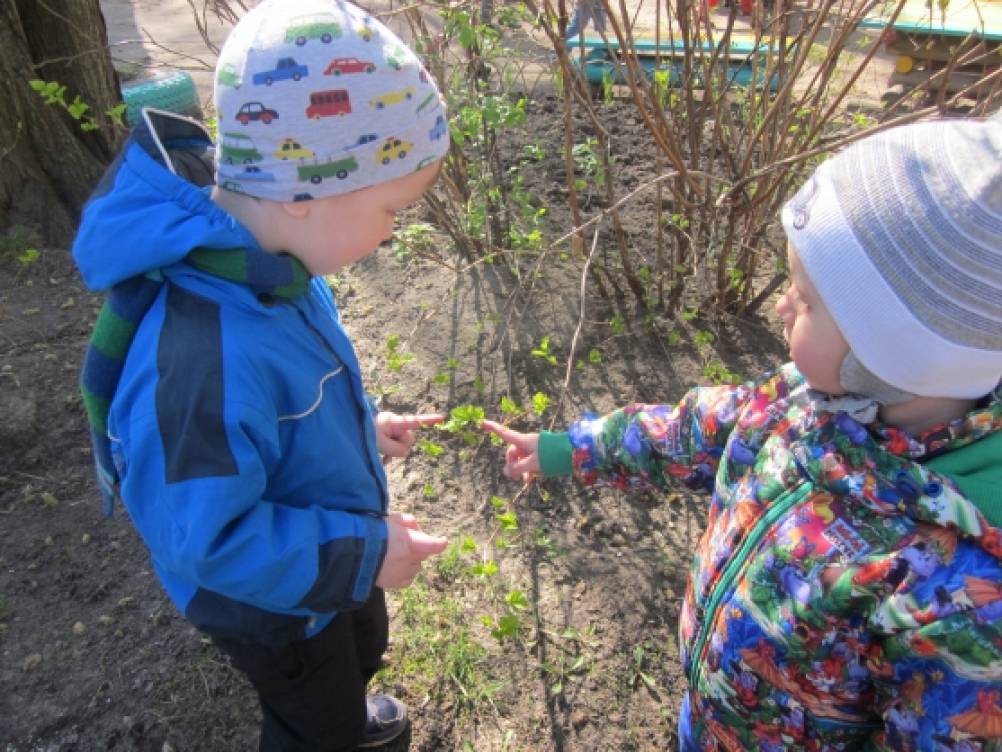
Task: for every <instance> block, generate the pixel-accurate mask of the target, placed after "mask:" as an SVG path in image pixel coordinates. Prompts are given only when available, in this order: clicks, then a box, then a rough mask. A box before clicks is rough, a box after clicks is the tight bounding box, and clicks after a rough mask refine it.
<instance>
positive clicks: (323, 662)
mask: <svg viewBox="0 0 1002 752" xmlns="http://www.w3.org/2000/svg"><path fill="white" fill-rule="evenodd" d="M388 632H389V619H388V617H387V614H386V601H385V599H384V597H383V591H382V590H380V589H378V588H376V589H374V590H373V591H372V597H371V598H370V599H369V600H368V602H367V603H366V604H365V605H364V606H362V608H360V609H358V610H357V611H348V612H345V613H342V614H338V615H337V616H336V617H335V618H334V621H332V622H331V623H330V624H329V625H328V626H327V628H326V629H324V630H323V631H322V632H320V633H319V634H317V635H315V636H314V637H313V638H312V639H309V640H300V641H296V642H292V643H290V644H289V645H287V646H285V647H282V648H270V647H266V646H264V645H259V644H253V643H252V644H248V643H242V642H236V641H233V640H223V639H219V638H216V639H214V642H215V643H216V645H218V646H219V648H220V649H221V650H222V651H223V652H224V653H227V654H228V655H229V656H230V659H231V660H232V663H233V665H234V666H235V667H236V668H238V669H239V670H240V671H242V672H243V673H244V674H245V675H246V676H247V678H248V679H249V680H250V682H251V684H253V685H254V689H256V690H257V693H258V698H259V699H260V701H261V711H262V714H263V716H264V719H263V722H262V725H261V746H260V750H261V752H348V751H349V750H354V749H355V747H356V746H357V745H358V744H359V742H361V741H362V734H363V732H364V731H365V718H366V710H365V688H366V685H367V684H368V683H369V680H370V679H371V678H372V675H373V674H374V673H376V670H377V669H378V668H379V666H380V662H381V659H382V655H383V652H384V651H385V650H386V644H387V636H388Z"/></svg>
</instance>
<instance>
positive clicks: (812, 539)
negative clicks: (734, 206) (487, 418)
mask: <svg viewBox="0 0 1002 752" xmlns="http://www.w3.org/2000/svg"><path fill="white" fill-rule="evenodd" d="M1000 155H1002V122H1000V121H999V120H998V119H996V120H993V121H985V122H979V121H974V120H969V121H958V120H955V121H943V122H928V123H922V124H914V125H909V126H903V127H900V128H896V129H892V130H889V131H886V132H883V133H880V134H877V135H874V136H871V137H868V138H866V139H863V140H862V141H860V142H858V143H856V144H854V145H852V146H850V147H849V148H847V149H846V150H845V151H844V152H842V153H840V154H838V155H837V156H835V157H833V158H831V159H829V160H828V161H826V162H825V163H823V164H822V165H821V166H820V167H819V168H818V169H817V170H816V171H815V173H814V175H813V176H812V177H811V179H810V180H809V181H808V183H807V184H806V185H805V186H804V187H803V189H802V190H801V191H800V192H799V193H798V194H797V195H796V196H795V197H794V198H793V199H792V200H791V201H790V202H788V203H787V205H786V206H785V207H784V209H783V213H782V219H783V225H784V228H785V230H786V233H787V237H788V240H789V254H788V256H789V272H790V286H789V289H788V290H787V291H786V293H785V294H784V295H783V296H782V297H781V298H780V299H779V302H778V303H777V304H776V311H777V313H778V314H779V317H780V318H781V319H782V322H783V326H784V330H785V335H786V339H787V341H788V343H789V349H790V355H791V357H792V360H793V362H792V363H791V364H789V365H786V366H784V367H782V368H780V369H779V370H778V371H776V372H775V373H772V374H767V375H766V376H765V377H764V378H762V379H761V380H759V381H757V382H755V383H750V384H746V385H743V386H723V387H708V388H697V389H694V390H692V391H690V392H689V393H688V394H687V395H686V396H685V397H684V398H683V399H682V400H681V402H679V403H678V404H677V405H675V406H670V405H642V404H636V405H631V406H629V407H626V408H624V409H621V410H617V411H615V412H613V413H610V414H609V415H606V416H604V417H600V418H596V417H589V416H586V417H585V418H583V419H582V420H580V421H578V422H576V423H574V424H572V425H571V426H570V429H569V431H568V432H567V433H547V432H543V433H541V434H527V433H519V432H516V431H512V430H510V429H508V428H506V427H504V426H502V425H499V424H497V423H487V424H485V425H486V428H487V429H488V430H490V431H492V432H493V433H495V434H496V435H497V436H499V437H501V438H502V439H503V440H504V441H505V442H507V444H508V449H507V456H506V462H505V474H506V475H508V476H509V477H511V478H516V479H518V478H524V477H525V476H526V475H527V474H529V475H533V474H539V473H541V474H542V475H543V476H546V477H552V476H558V475H565V474H571V473H573V475H574V476H575V477H576V478H577V479H578V480H579V481H581V482H582V483H584V484H585V485H605V486H612V487H614V488H619V489H622V490H628V489H631V488H638V487H654V488H658V489H665V488H669V487H671V486H672V485H674V484H681V485H684V486H687V487H689V488H692V489H698V490H702V491H707V492H710V493H711V494H712V500H711V503H710V509H709V514H708V518H707V525H706V530H705V533H704V535H703V538H702V541H701V542H700V544H699V547H698V549H697V551H696V555H695V559H694V563H693V568H692V570H691V571H692V577H691V579H690V582H689V585H688V589H687V593H686V596H685V600H684V603H683V608H682V613H681V618H680V625H679V631H680V645H681V652H682V660H683V667H684V670H685V672H686V674H687V676H688V680H689V691H688V694H687V696H686V697H685V699H684V702H683V707H682V709H681V712H680V715H679V718H680V722H679V744H680V749H682V750H686V751H688V750H737V749H803V750H849V749H853V750H855V749H872V750H959V749H964V750H988V749H993V750H995V749H1000V746H999V745H1000V744H1002V705H1000V702H999V700H1000V691H999V688H1000V686H1002V684H1000V683H1002V388H999V381H1000V378H1002V161H1000Z"/></svg>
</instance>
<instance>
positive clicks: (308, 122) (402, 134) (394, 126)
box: [215, 0, 449, 202]
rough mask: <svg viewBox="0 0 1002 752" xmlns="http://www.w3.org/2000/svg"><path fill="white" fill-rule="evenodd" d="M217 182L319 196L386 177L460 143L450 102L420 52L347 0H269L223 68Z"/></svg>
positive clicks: (296, 197) (218, 91)
mask: <svg viewBox="0 0 1002 752" xmlns="http://www.w3.org/2000/svg"><path fill="white" fill-rule="evenodd" d="M215 100H216V117H217V128H218V141H219V143H218V146H217V149H216V183H217V185H219V186H220V187H221V188H224V189H226V190H230V191H236V192H239V193H245V194H248V195H250V196H256V197H258V198H264V199H268V200H271V201H283V202H289V201H308V200H311V199H318V198H324V197H326V196H333V195H336V194H340V193H347V192H349V191H355V190H358V189H360V188H365V187H366V186H370V185H374V184H377V183H384V182H386V181H389V180H393V179H395V178H399V177H402V176H404V175H407V174H409V173H411V172H414V171H416V170H419V169H421V168H423V167H425V166H426V165H428V164H431V163H433V162H435V161H437V160H438V159H440V158H442V157H443V156H445V154H446V152H447V151H448V149H449V137H448V127H447V123H446V116H445V105H444V102H443V101H442V96H441V94H439V91H438V88H437V87H436V86H435V83H434V81H432V79H431V77H430V76H429V75H428V72H427V71H426V70H425V68H424V66H423V65H422V64H421V62H420V61H419V60H418V59H417V57H416V56H415V55H414V53H413V52H411V50H410V49H409V48H408V47H407V45H405V44H404V43H403V42H402V41H400V39H399V38H398V37H397V36H396V35H395V34H394V33H393V32H392V31H390V30H389V29H388V28H387V27H386V26H385V25H383V24H382V23H380V22H379V21H378V20H376V19H375V18H373V17H372V16H371V15H369V14H368V13H367V12H365V11H364V10H362V9H360V8H358V7H356V6H354V5H352V4H351V3H348V2H343V1H342V0H264V2H262V3H261V4H260V5H258V6H257V7H256V8H254V9H253V10H251V11H250V12H249V13H247V15H245V16H244V17H243V18H242V19H240V22H239V23H238V24H237V25H236V26H235V27H234V29H233V32H232V33H231V34H230V36H229V38H228V39H227V40H226V44H225V45H224V46H223V50H222V52H221V53H220V56H219V62H218V64H217V67H216V85H215Z"/></svg>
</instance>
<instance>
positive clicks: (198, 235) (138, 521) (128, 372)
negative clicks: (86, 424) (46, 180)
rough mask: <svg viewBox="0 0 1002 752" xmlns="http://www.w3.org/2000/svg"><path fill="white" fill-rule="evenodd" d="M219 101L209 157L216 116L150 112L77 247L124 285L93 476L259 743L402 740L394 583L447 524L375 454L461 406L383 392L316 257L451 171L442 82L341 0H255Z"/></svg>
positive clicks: (91, 269) (380, 233)
mask: <svg viewBox="0 0 1002 752" xmlns="http://www.w3.org/2000/svg"><path fill="white" fill-rule="evenodd" d="M215 99H216V109H217V113H216V114H217V119H218V124H219V134H220V135H219V144H218V147H217V148H216V149H215V162H214V169H215V180H214V181H213V179H212V170H213V164H212V161H211V154H212V140H211V138H210V136H209V135H208V134H207V132H205V130H204V129H203V128H202V127H201V126H200V125H199V124H198V123H195V122H194V121H189V120H187V119H185V118H180V117H179V116H172V115H171V114H170V113H161V112H154V111H150V110H146V111H145V112H144V113H143V122H142V123H141V124H140V125H139V127H137V128H136V129H135V130H134V132H133V133H132V136H131V138H130V140H129V142H128V143H127V144H126V146H125V148H124V150H123V153H122V155H121V157H120V158H119V159H118V160H117V161H116V162H115V164H114V165H113V166H112V168H111V169H110V170H109V172H108V175H107V176H106V178H105V180H104V181H103V182H102V184H101V186H100V187H99V188H98V190H97V191H96V193H95V195H94V197H93V198H92V200H91V202H90V204H89V205H88V207H87V209H86V211H85V213H84V218H83V222H82V226H81V229H80V232H79V235H78V237H77V240H76V242H75V245H74V256H75V258H76V260H77V262H78V264H79V265H80V268H81V271H82V273H83V275H84V277H85V279H86V281H87V282H88V284H89V285H90V286H91V287H93V288H97V289H103V290H110V291H111V292H110V295H109V298H108V301H107V303H106V306H105V309H104V311H103V312H102V314H101V316H100V317H99V321H98V324H97V326H96V328H95V334H94V337H93V338H92V342H91V347H90V349H89V350H88V356H87V362H86V364H85V367H84V374H83V379H82V380H83V391H84V397H85V402H86V404H87V408H88V416H89V418H90V422H91V427H92V435H93V439H94V448H95V458H96V460H97V465H98V471H99V480H100V481H101V484H102V488H103V490H104V492H105V495H106V498H107V500H108V501H109V502H111V501H114V500H115V499H116V498H119V497H120V498H121V500H122V501H123V502H124V505H125V506H126V508H127V509H128V512H129V514H130V516H131V518H132V520H133V522H134V524H135V526H136V528H137V529H138V531H139V533H140V534H141V535H142V537H143V539H144V541H145V542H146V544H147V546H148V547H149V549H150V554H151V558H152V561H153V566H154V569H155V571H156V573H157V576H158V577H159V579H160V581H161V583H162V584H163V586H164V588H165V589H166V590H167V593H168V594H169V595H170V597H171V599H172V600H173V601H174V603H175V604H176V605H177V607H178V609H179V610H180V611H181V613H183V614H184V615H185V617H186V618H188V619H189V620H190V621H191V622H192V623H193V624H194V625H195V626H197V627H198V628H199V629H201V630H202V631H203V632H205V633H207V634H208V635H210V636H211V637H212V638H213V640H214V641H215V642H216V643H217V644H218V645H219V646H220V647H221V648H222V649H223V650H224V651H225V652H226V653H228V654H229V655H230V657H231V659H232V662H233V664H234V665H235V666H236V667H237V668H238V669H240V670H241V671H242V672H244V673H245V674H246V675H247V677H248V678H249V679H250V681H251V683H252V684H253V685H254V688H255V689H256V690H257V693H258V695H259V699H260V702H261V709H262V715H263V725H262V731H261V742H260V746H261V749H263V750H282V751H283V752H290V751H293V750H309V751H310V752H318V751H320V750H331V751H332V750H354V749H356V748H358V747H366V748H371V747H377V746H383V745H386V744H389V743H393V744H399V743H400V742H401V741H402V739H401V738H400V737H401V735H402V734H404V733H405V732H406V730H407V728H408V721H407V713H406V708H405V707H404V706H403V705H402V704H401V703H400V702H399V701H397V700H395V699H394V698H392V697H390V696H388V695H369V696H367V695H366V686H367V684H368V681H369V679H370V678H371V677H372V675H373V674H374V673H375V671H376V669H378V668H379V666H380V662H381V659H382V655H383V652H384V651H385V649H386V646H387V639H388V635H387V631H388V617H387V612H386V606H385V602H384V598H383V589H384V588H400V587H405V586H406V585H408V584H409V583H410V582H411V580H412V579H413V578H414V576H415V575H416V573H417V571H418V569H419V568H420V566H421V563H422V561H423V560H424V559H426V558H427V557H429V556H432V555H434V554H436V553H439V552H441V551H442V550H443V548H444V547H445V545H446V541H445V540H444V539H442V538H439V537H435V536H431V535H427V534H425V533H424V532H422V531H421V530H420V528H419V526H418V524H417V522H416V521H415V520H414V518H413V517H411V516H410V515H406V514H400V513H392V512H391V511H390V500H389V493H388V489H387V482H386V475H385V473H384V470H383V460H384V459H386V458H388V457H402V456H404V455H406V454H407V453H408V451H409V450H410V448H411V446H412V444H413V442H414V430H415V429H417V428H419V427H421V426H424V425H429V424H431V423H434V422H437V421H439V420H441V419H442V417H443V416H439V415H424V416H422V415H415V416H400V415H395V414H393V413H388V412H379V411H378V410H376V409H375V407H374V406H373V405H372V403H371V401H370V400H369V399H368V397H367V395H366V393H365V391H364V388H363V385H362V379H361V369H360V367H359V364H358V360H357V358H356V356H355V353H354V350H353V348H352V345H351V341H350V339H349V337H348V335H347V333H346V332H345V330H344V328H343V327H342V325H341V322H340V319H339V316H338V313H337V309H336V307H335V303H334V299H333V297H332V295H331V291H330V288H329V286H328V284H327V282H326V281H325V279H324V275H329V274H333V273H335V272H337V271H338V270H340V269H341V268H343V267H344V266H346V265H348V264H350V263H352V262H354V261H357V260H358V259H360V258H362V257H364V256H367V255H368V254H370V253H372V252H374V251H375V250H376V248H377V247H378V246H379V245H380V244H381V243H382V242H384V241H386V240H387V239H389V237H390V235H391V233H392V231H393V221H394V215H395V214H396V213H397V212H399V211H401V210H403V209H405V208H406V207H407V206H408V205H410V204H412V203H413V202H415V201H417V200H418V199H419V198H420V197H421V195H422V194H423V193H424V192H425V191H426V190H428V189H429V188H430V187H431V186H432V184H433V183H434V182H435V180H436V178H437V177H438V173H439V170H440V168H441V163H442V158H443V157H444V155H445V153H446V152H447V150H448V148H449V139H448V137H447V129H446V127H445V110H444V105H443V102H442V98H441V96H440V94H439V92H438V89H437V88H436V86H435V84H434V82H433V81H432V80H431V78H430V77H429V75H428V73H427V71H426V70H425V69H424V67H423V66H422V65H421V63H420V62H419V61H418V59H417V58H416V57H415V55H414V54H413V53H412V52H411V51H410V50H408V49H407V48H406V46H405V45H404V44H403V42H401V41H400V40H399V39H398V38H397V37H396V36H395V35H394V34H393V33H392V32H391V31H390V30H389V29H388V28H386V27H385V26H384V25H382V24H381V23H379V22H378V21H377V20H376V19H374V18H373V17H371V16H370V15H368V14H367V13H365V12H364V11H362V10H361V9H359V8H357V7H355V6H353V5H351V4H350V3H347V2H343V0H265V1H264V2H262V3H260V4H258V5H257V6H256V7H255V8H254V9H253V10H251V11H250V12H248V13H247V14H246V15H244V17H243V18H242V19H241V20H240V22H239V23H238V24H237V25H236V27H235V28H234V29H233V32H232V34H231V35H230V37H229V39H228V40H227V42H226V44H225V46H224V47H223V50H222V52H221V55H220V59H219V65H218V68H217V76H216V96H215ZM213 183H214V185H213Z"/></svg>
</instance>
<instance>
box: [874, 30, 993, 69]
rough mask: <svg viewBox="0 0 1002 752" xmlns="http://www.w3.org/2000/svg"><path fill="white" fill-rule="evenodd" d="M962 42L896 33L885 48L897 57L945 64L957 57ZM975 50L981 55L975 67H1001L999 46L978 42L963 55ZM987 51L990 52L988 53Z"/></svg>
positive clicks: (945, 38) (933, 36)
mask: <svg viewBox="0 0 1002 752" xmlns="http://www.w3.org/2000/svg"><path fill="white" fill-rule="evenodd" d="M961 44H962V41H961V40H960V38H959V37H943V36H939V35H931V34H930V35H924V34H908V33H903V32H896V33H895V37H894V40H893V41H891V42H888V43H887V44H886V47H887V49H888V50H890V51H891V52H894V53H896V54H898V55H907V56H908V57H911V58H913V59H914V60H916V61H918V60H937V61H939V62H947V61H949V60H952V59H954V58H955V57H956V56H957V50H959V49H960V47H961ZM974 49H977V51H978V54H980V55H983V57H981V58H980V59H979V60H978V62H977V63H976V65H1002V52H1000V51H999V45H998V44H997V43H994V42H987V41H984V40H983V41H980V42H979V43H978V44H977V47H976V48H975V47H973V46H971V45H966V46H965V51H964V55H965V57H969V56H970V55H971V52H972V51H973V50H974ZM989 50H991V52H990V53H989V54H987V55H986V54H985V53H988V52H989Z"/></svg>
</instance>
